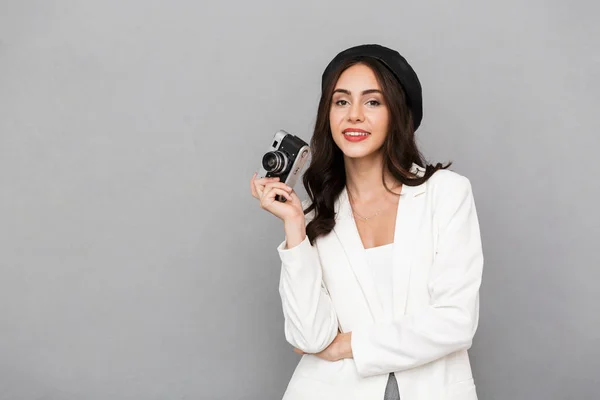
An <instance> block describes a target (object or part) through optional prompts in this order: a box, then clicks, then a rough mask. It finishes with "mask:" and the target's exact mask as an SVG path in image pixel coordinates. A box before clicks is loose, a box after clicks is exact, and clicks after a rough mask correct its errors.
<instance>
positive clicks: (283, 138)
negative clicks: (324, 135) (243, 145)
mask: <svg viewBox="0 0 600 400" xmlns="http://www.w3.org/2000/svg"><path fill="white" fill-rule="evenodd" d="M309 152H310V148H309V146H308V144H307V143H306V142H305V141H304V140H302V139H300V138H299V137H297V136H295V135H292V134H289V133H287V132H286V131H284V130H279V131H277V132H276V133H275V135H274V136H273V141H272V142H271V147H269V151H267V152H266V153H265V155H264V156H263V158H262V162H261V165H260V168H259V169H258V173H257V176H256V177H257V178H265V177H266V178H271V177H276V176H278V177H279V182H283V183H285V184H286V185H288V186H290V187H292V188H293V187H294V185H295V184H296V182H297V180H298V177H299V176H300V171H302V167H304V164H305V163H306V160H307V159H308V156H309ZM276 200H278V201H281V202H285V201H286V199H285V197H282V196H279V195H277V196H276Z"/></svg>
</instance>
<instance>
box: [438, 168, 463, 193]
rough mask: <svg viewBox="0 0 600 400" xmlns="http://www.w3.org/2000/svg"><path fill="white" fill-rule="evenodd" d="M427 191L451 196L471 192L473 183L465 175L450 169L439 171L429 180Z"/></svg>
mask: <svg viewBox="0 0 600 400" xmlns="http://www.w3.org/2000/svg"><path fill="white" fill-rule="evenodd" d="M427 186H428V188H427V190H428V191H432V192H433V193H435V194H441V195H451V194H453V193H456V194H461V193H463V194H464V193H465V192H470V191H471V181H470V180H469V178H467V177H466V176H464V175H461V174H459V173H457V172H454V171H450V170H448V169H440V170H437V171H436V172H435V173H434V174H433V175H431V177H430V178H429V179H428V180H427Z"/></svg>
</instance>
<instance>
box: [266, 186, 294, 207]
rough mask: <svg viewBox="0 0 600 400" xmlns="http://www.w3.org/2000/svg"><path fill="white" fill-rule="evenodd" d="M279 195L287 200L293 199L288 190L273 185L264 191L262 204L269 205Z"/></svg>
mask: <svg viewBox="0 0 600 400" xmlns="http://www.w3.org/2000/svg"><path fill="white" fill-rule="evenodd" d="M277 195H280V196H283V197H285V198H286V199H287V200H289V201H292V198H291V197H290V194H289V193H288V192H286V191H285V190H283V189H279V188H276V187H271V188H269V189H266V190H265V191H264V192H263V195H262V198H261V204H263V205H265V206H267V205H269V204H271V203H273V201H275V196H277Z"/></svg>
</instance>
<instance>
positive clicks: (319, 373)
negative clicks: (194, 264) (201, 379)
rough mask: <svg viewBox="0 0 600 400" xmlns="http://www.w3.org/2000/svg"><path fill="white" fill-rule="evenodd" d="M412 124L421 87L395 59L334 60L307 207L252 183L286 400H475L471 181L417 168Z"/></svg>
mask: <svg viewBox="0 0 600 400" xmlns="http://www.w3.org/2000/svg"><path fill="white" fill-rule="evenodd" d="M421 118H422V99H421V85H420V83H419V80H418V78H417V75H416V74H415V72H414V71H413V69H412V68H411V67H410V65H409V64H408V62H407V61H406V60H405V59H404V58H403V57H402V56H401V55H400V54H399V53H398V52H396V51H394V50H392V49H389V48H386V47H383V46H379V45H362V46H356V47H353V48H350V49H347V50H344V51H342V52H341V53H339V54H338V55H337V56H336V57H335V58H334V59H333V60H332V61H331V62H330V64H329V65H328V66H327V68H326V69H325V72H324V73H323V76H322V96H321V100H320V103H319V108H318V114H317V121H316V126H315V130H314V134H313V137H312V139H311V149H312V160H311V163H310V165H309V167H308V168H307V170H306V172H305V174H304V178H303V182H304V186H305V188H306V191H307V194H308V197H309V200H308V201H307V202H305V203H302V202H301V201H300V199H299V198H298V196H297V195H296V193H295V192H294V190H292V189H291V188H290V187H288V186H286V185H285V184H284V183H283V182H278V179H277V178H274V179H273V178H265V179H255V176H256V174H255V176H253V177H252V180H251V185H250V186H251V190H252V195H253V196H254V197H256V198H257V199H260V206H261V208H263V209H265V210H267V211H269V212H271V213H272V214H274V215H275V216H277V217H279V218H280V219H281V220H283V224H284V229H285V240H284V241H283V243H281V244H280V245H279V247H278V253H279V256H280V258H281V261H282V266H281V278H280V286H279V292H280V295H281V301H282V307H283V313H284V317H285V337H286V339H287V341H288V342H289V343H290V344H291V345H293V346H294V348H295V351H296V352H297V353H299V354H303V356H302V359H301V360H300V362H299V363H298V366H297V367H296V370H295V372H294V374H293V376H292V379H291V381H290V383H289V384H288V387H287V390H286V392H285V395H284V399H285V400H296V399H298V400H299V399H302V400H312V399H357V400H358V399H360V400H364V399H386V400H391V399H402V400H444V399H461V400H476V399H477V394H476V391H475V384H474V381H473V376H472V373H471V367H470V362H469V356H468V354H467V349H469V348H470V347H471V343H472V339H473V335H474V334H475V331H476V329H477V325H478V316H479V287H480V284H481V276H482V269H483V254H482V246H481V239H480V232H479V223H478V219H477V214H476V210H475V204H474V200H473V194H472V190H471V185H470V181H469V180H468V179H467V178H465V177H463V176H461V175H459V174H457V173H455V172H452V171H450V170H448V169H447V168H448V167H449V166H450V165H447V166H445V167H444V166H442V165H441V164H437V165H435V166H433V165H426V164H425V163H424V161H423V158H422V156H421V154H420V152H419V150H418V149H417V146H416V144H415V137H414V133H415V130H416V129H417V128H418V126H419V124H420V122H421ZM276 195H282V196H284V197H285V198H286V199H287V201H286V202H279V201H276V200H275V196H276ZM305 214H306V215H305Z"/></svg>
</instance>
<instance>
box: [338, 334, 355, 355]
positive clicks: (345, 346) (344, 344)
mask: <svg viewBox="0 0 600 400" xmlns="http://www.w3.org/2000/svg"><path fill="white" fill-rule="evenodd" d="M340 335H342V340H340V342H339V348H338V351H339V358H340V359H342V358H353V354H352V332H347V333H341V334H340Z"/></svg>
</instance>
